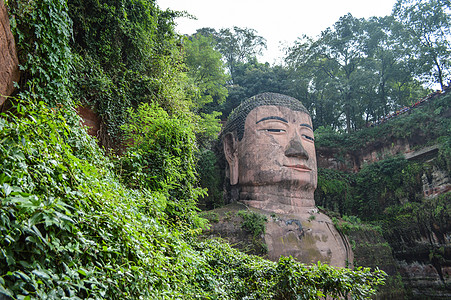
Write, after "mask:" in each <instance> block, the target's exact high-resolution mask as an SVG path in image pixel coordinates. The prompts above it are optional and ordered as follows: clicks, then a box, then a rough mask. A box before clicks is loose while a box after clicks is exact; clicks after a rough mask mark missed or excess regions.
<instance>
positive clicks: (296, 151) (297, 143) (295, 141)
mask: <svg viewBox="0 0 451 300" xmlns="http://www.w3.org/2000/svg"><path fill="white" fill-rule="evenodd" d="M285 156H288V157H300V158H303V159H305V160H308V159H309V156H308V153H307V151H305V149H304V147H303V146H302V142H301V139H300V138H299V136H298V135H297V134H296V135H295V136H294V137H293V138H292V139H291V141H290V143H289V144H288V147H287V149H286V150H285Z"/></svg>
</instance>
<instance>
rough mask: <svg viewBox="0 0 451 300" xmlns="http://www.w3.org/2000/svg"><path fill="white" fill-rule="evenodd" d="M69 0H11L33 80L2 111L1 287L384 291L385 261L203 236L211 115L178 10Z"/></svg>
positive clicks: (278, 294)
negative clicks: (314, 260)
mask: <svg viewBox="0 0 451 300" xmlns="http://www.w3.org/2000/svg"><path fill="white" fill-rule="evenodd" d="M68 4H69V5H67V4H66V1H65V0H42V1H22V0H16V1H8V5H9V6H10V7H11V14H12V19H13V22H12V24H13V29H14V33H15V36H16V38H17V43H18V46H19V49H20V51H21V52H20V57H21V62H22V66H21V67H22V71H23V72H24V73H23V74H24V77H23V81H22V82H21V83H20V86H19V95H18V97H16V98H10V99H8V101H9V105H10V107H11V108H10V109H9V110H8V111H6V112H2V113H1V115H0V140H1V141H2V142H1V144H0V201H1V203H0V295H1V296H2V297H3V296H9V297H11V298H12V299H243V298H245V297H249V298H255V299H298V298H302V299H317V298H318V297H321V296H325V295H328V296H331V297H339V296H341V297H346V295H348V294H349V293H351V294H352V295H353V297H354V298H356V299H364V298H367V297H369V296H370V295H371V294H374V292H375V291H374V287H376V286H377V285H379V284H382V283H383V280H384V277H385V276H384V273H383V272H381V271H378V270H376V271H370V270H369V269H356V270H349V269H334V268H332V267H329V266H327V265H322V264H318V265H316V266H310V267H307V266H304V265H302V264H300V263H298V262H295V261H294V260H293V259H291V258H281V259H280V260H279V262H270V261H267V260H264V259H262V258H259V257H255V256H250V255H246V254H243V253H241V252H239V251H237V250H234V249H232V248H230V246H229V245H227V244H226V243H223V242H218V241H209V240H207V241H203V242H199V241H198V240H197V238H196V236H197V234H198V233H199V231H200V230H201V228H202V226H203V225H204V220H203V219H202V218H200V217H199V216H198V215H197V213H196V210H195V207H194V205H195V203H196V198H197V197H198V196H199V195H200V194H201V193H202V189H199V188H197V187H196V172H195V163H196V162H195V153H196V151H197V148H196V143H195V135H196V133H198V132H199V131H198V130H194V124H200V123H201V122H199V120H200V119H202V116H199V115H195V114H194V112H195V111H193V110H192V108H193V106H194V105H193V103H194V99H191V98H189V96H187V95H190V93H191V91H192V88H193V80H192V79H188V77H187V75H186V74H185V73H183V72H181V70H182V69H183V68H184V66H183V59H182V58H183V56H182V55H181V51H180V44H178V43H177V40H178V37H177V36H176V35H174V34H173V25H172V24H173V22H172V18H173V17H174V13H172V12H170V11H166V12H163V11H160V10H159V9H158V7H157V6H156V5H155V2H154V1H145V0H134V1H125V0H124V1H122V0H109V1H76V0H74V1H71V0H69V1H68ZM69 16H70V18H69ZM72 21H73V23H72ZM72 24H73V29H74V31H73V33H74V34H73V36H74V39H73V40H71V39H70V38H71V32H70V30H71V28H72ZM184 88H186V90H185V89H184ZM199 88H200V86H199ZM201 91H203V90H201ZM191 94H192V93H191ZM74 99H77V100H78V99H79V100H80V101H81V102H82V103H83V104H84V105H86V104H88V105H91V106H92V107H93V108H94V109H96V110H97V112H99V113H100V115H101V117H102V119H103V122H104V124H105V125H106V126H107V131H106V133H110V134H111V136H112V140H109V141H106V142H105V140H103V141H101V142H102V143H103V145H104V146H114V145H115V143H117V142H118V141H121V139H122V138H124V139H126V142H127V143H128V145H127V146H128V147H126V148H124V149H121V151H118V152H117V153H119V154H121V152H123V153H122V154H121V155H120V156H119V157H116V156H115V155H110V156H108V155H105V154H106V153H105V152H104V150H103V149H101V148H99V147H98V145H97V144H96V142H95V140H94V139H92V138H91V137H89V136H88V135H87V133H86V130H85V129H84V128H82V126H81V125H80V119H79V117H78V116H77V115H76V113H75V107H76V103H75V101H74ZM201 132H202V130H201ZM106 135H108V134H106ZM101 138H102V139H105V138H106V137H105V136H103V137H101ZM112 141H113V142H114V143H113V142H112ZM123 145H124V144H123ZM107 154H110V153H107Z"/></svg>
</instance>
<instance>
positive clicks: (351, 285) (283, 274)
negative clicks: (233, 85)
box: [200, 241, 385, 300]
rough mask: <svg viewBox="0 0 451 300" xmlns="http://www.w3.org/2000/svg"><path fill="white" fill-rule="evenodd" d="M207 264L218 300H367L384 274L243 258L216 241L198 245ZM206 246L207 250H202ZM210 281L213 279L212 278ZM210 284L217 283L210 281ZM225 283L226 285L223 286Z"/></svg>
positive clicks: (378, 271)
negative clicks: (349, 297) (327, 298)
mask: <svg viewBox="0 0 451 300" xmlns="http://www.w3.org/2000/svg"><path fill="white" fill-rule="evenodd" d="M200 246H201V247H203V253H204V255H205V257H206V258H207V263H208V264H209V266H210V267H211V269H212V270H215V271H216V274H217V275H219V274H221V275H219V278H220V280H221V281H220V284H218V285H217V286H216V291H217V292H219V293H221V294H219V293H218V294H219V295H220V296H219V297H218V298H219V299H245V298H246V297H249V298H254V299H312V300H313V299H318V298H319V297H325V296H326V295H327V296H330V297H343V296H345V295H349V294H352V297H353V299H367V298H368V297H369V296H370V295H371V294H374V293H375V290H374V287H375V286H376V285H380V284H383V282H384V277H385V273H384V272H383V271H380V270H375V271H373V272H371V271H370V270H369V269H367V268H365V269H364V268H357V269H356V270H355V271H353V270H350V269H346V268H339V269H338V268H337V269H335V268H332V267H330V266H328V265H325V264H321V263H318V264H317V265H312V266H309V267H307V266H305V265H303V264H300V263H298V262H296V261H295V260H294V259H293V258H291V257H281V258H280V260H279V261H278V262H277V263H275V262H271V261H268V260H264V259H261V258H259V257H252V256H247V255H245V254H243V253H241V252H239V251H237V250H236V249H232V248H229V247H228V246H227V247H225V246H224V245H221V244H220V243H219V242H217V241H208V242H204V243H201V245H200ZM205 246H208V247H205ZM212 279H214V277H213V278H212ZM210 283H211V284H214V283H218V282H210ZM227 283H229V284H227Z"/></svg>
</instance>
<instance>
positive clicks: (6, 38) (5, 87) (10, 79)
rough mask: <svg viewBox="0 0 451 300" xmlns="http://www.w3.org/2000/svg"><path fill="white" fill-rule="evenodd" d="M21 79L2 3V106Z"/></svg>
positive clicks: (0, 12) (0, 44) (1, 3)
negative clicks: (15, 83)
mask: <svg viewBox="0 0 451 300" xmlns="http://www.w3.org/2000/svg"><path fill="white" fill-rule="evenodd" d="M19 78H20V73H19V60H18V58H17V53H16V46H15V42H14V37H13V35H12V33H11V29H10V23H9V18H8V13H7V10H6V6H5V3H4V2H3V1H0V106H1V105H3V103H4V102H5V100H6V98H5V97H4V96H9V95H11V94H12V93H13V91H14V89H15V88H14V82H18V81H19Z"/></svg>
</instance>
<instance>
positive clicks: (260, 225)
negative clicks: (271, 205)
mask: <svg viewBox="0 0 451 300" xmlns="http://www.w3.org/2000/svg"><path fill="white" fill-rule="evenodd" d="M238 215H239V216H240V217H242V218H243V222H242V223H241V228H243V229H244V230H247V231H249V232H250V233H252V235H253V236H254V238H257V237H259V236H260V235H262V234H265V231H266V222H267V221H268V219H267V218H266V216H264V215H262V214H259V213H256V212H253V211H248V210H240V211H239V212H238Z"/></svg>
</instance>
